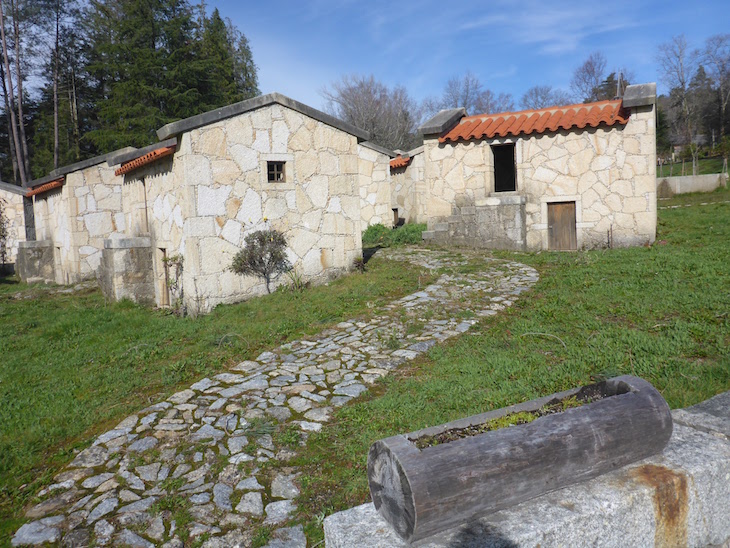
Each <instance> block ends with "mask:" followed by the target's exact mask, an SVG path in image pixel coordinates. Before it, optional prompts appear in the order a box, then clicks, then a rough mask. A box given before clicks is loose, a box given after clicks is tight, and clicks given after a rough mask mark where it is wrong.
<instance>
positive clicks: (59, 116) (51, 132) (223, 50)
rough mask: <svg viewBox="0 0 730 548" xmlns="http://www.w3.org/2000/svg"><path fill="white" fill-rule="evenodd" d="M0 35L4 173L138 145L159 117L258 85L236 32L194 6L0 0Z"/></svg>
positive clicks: (151, 134) (191, 111)
mask: <svg viewBox="0 0 730 548" xmlns="http://www.w3.org/2000/svg"><path fill="white" fill-rule="evenodd" d="M0 31H2V32H0V39H1V40H2V53H3V56H2V57H3V58H2V62H0V80H2V84H3V88H2V91H3V104H2V105H0V108H2V118H1V119H0V177H1V178H2V180H5V181H14V182H17V183H20V182H23V181H27V180H30V179H33V178H37V177H40V176H43V175H45V174H47V173H48V172H49V171H51V170H52V169H54V168H55V167H59V166H63V165H67V164H70V163H73V162H77V161H79V160H82V159H84V158H88V157H91V156H94V155H97V154H103V153H106V152H110V151H112V150H115V149H118V148H121V147H124V146H144V145H147V144H150V143H152V142H154V141H156V140H157V138H156V135H155V131H156V130H157V129H158V128H159V127H160V126H162V125H164V124H166V123H168V122H171V121H174V120H177V119H180V118H185V117H188V116H193V115H195V114H198V113H200V112H205V111H207V110H211V109H214V108H217V107H220V106H223V105H227V104H230V103H233V102H236V101H240V100H242V99H245V98H248V97H253V96H255V95H258V93H259V91H258V83H257V76H256V66H255V64H254V62H253V58H252V55H251V50H250V48H249V45H248V41H247V39H246V37H245V36H244V35H243V33H241V31H239V30H238V29H237V28H236V27H235V26H234V25H233V24H232V23H231V21H230V20H225V19H223V18H222V17H221V15H220V13H219V12H218V10H214V11H213V12H212V13H210V14H209V13H208V12H207V11H206V9H205V7H204V4H202V3H201V4H193V3H191V2H190V1H189V0H0ZM29 82H32V83H34V85H35V87H36V88H39V91H38V92H37V93H29V89H28V87H29V86H28V83H29Z"/></svg>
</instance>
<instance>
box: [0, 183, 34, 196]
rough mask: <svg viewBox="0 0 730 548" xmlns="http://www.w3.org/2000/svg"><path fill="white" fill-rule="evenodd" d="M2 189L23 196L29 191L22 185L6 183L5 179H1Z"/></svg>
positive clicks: (0, 188)
mask: <svg viewBox="0 0 730 548" xmlns="http://www.w3.org/2000/svg"><path fill="white" fill-rule="evenodd" d="M0 190H4V191H6V192H10V193H11V194H20V195H21V196H25V195H26V193H27V192H28V191H27V190H26V189H25V188H23V187H22V186H18V185H14V184H11V183H5V182H3V181H0Z"/></svg>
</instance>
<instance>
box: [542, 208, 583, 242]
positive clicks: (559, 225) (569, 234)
mask: <svg viewBox="0 0 730 548" xmlns="http://www.w3.org/2000/svg"><path fill="white" fill-rule="evenodd" d="M548 249H554V250H562V251H568V250H572V249H578V241H577V239H576V236H575V202H553V203H550V204H548Z"/></svg>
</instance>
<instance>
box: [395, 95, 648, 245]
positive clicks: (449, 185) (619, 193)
mask: <svg viewBox="0 0 730 548" xmlns="http://www.w3.org/2000/svg"><path fill="white" fill-rule="evenodd" d="M655 103H656V85H655V84H646V85H637V86H629V87H628V88H627V89H626V92H625V95H624V97H623V99H617V100H614V101H602V102H599V103H590V104H580V105H568V106H564V107H550V108H545V109H540V110H531V111H522V112H507V113H501V114H490V115H476V116H467V115H466V112H465V111H464V110H463V109H455V110H450V111H442V112H440V113H439V114H437V115H436V116H435V117H434V118H433V119H431V120H430V121H428V122H426V124H424V126H422V128H421V131H422V133H423V134H424V145H423V148H424V151H423V156H424V176H423V187H422V193H420V194H418V193H417V194H418V198H417V200H418V201H419V203H421V204H422V205H421V207H423V208H424V216H425V218H426V219H427V221H428V226H429V231H428V232H426V233H424V239H427V240H428V241H431V242H436V243H440V244H457V245H468V246H472V247H483V248H497V249H518V250H540V249H556V250H570V249H583V248H593V247H605V246H611V247H612V246H630V245H641V244H646V243H652V242H653V241H654V238H655V235H656V181H655V173H654V169H655V168H654V166H655V165H656V146H655V142H656V123H655V117H656V110H655ZM407 170H408V167H406V171H407Z"/></svg>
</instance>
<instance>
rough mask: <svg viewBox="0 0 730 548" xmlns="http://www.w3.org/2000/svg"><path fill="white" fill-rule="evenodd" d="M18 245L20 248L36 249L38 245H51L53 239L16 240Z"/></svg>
mask: <svg viewBox="0 0 730 548" xmlns="http://www.w3.org/2000/svg"><path fill="white" fill-rule="evenodd" d="M18 247H19V248H22V249H37V248H40V247H53V240H25V241H22V242H18Z"/></svg>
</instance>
